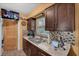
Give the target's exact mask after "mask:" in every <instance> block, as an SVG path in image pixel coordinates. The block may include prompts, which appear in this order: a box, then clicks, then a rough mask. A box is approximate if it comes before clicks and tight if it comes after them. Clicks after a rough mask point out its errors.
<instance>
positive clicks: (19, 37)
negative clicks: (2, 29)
mask: <svg viewBox="0 0 79 59" xmlns="http://www.w3.org/2000/svg"><path fill="white" fill-rule="evenodd" d="M20 49H21V48H20V21H18V50H20Z"/></svg>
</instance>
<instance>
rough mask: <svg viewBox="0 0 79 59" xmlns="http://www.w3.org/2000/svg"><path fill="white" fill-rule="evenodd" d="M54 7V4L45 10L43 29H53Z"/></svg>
mask: <svg viewBox="0 0 79 59" xmlns="http://www.w3.org/2000/svg"><path fill="white" fill-rule="evenodd" d="M54 14H55V9H54V6H51V7H49V8H48V9H46V11H45V29H46V30H49V31H54V30H55V15H54Z"/></svg>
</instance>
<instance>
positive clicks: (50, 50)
mask: <svg viewBox="0 0 79 59" xmlns="http://www.w3.org/2000/svg"><path fill="white" fill-rule="evenodd" d="M23 38H24V39H26V40H27V41H29V42H30V43H32V44H33V45H35V46H37V47H38V48H40V49H41V50H43V51H45V52H46V53H48V54H50V55H51V56H67V55H68V52H69V50H70V44H66V50H63V49H59V48H58V49H57V50H55V49H54V48H53V47H52V46H51V45H50V44H48V43H46V42H41V43H39V44H36V43H35V42H33V41H31V40H30V39H28V37H27V36H23Z"/></svg>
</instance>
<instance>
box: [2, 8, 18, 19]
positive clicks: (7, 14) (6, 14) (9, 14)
mask: <svg viewBox="0 0 79 59" xmlns="http://www.w3.org/2000/svg"><path fill="white" fill-rule="evenodd" d="M1 16H2V18H5V19H12V20H19V13H18V12H15V11H11V10H6V9H1Z"/></svg>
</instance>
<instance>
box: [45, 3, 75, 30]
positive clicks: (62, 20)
mask: <svg viewBox="0 0 79 59" xmlns="http://www.w3.org/2000/svg"><path fill="white" fill-rule="evenodd" d="M45 18H46V19H45V22H46V24H45V25H46V26H45V28H46V30H48V31H73V30H74V28H75V21H74V20H75V4H72V3H70V4H66V3H61V4H54V5H53V6H50V7H49V8H48V9H46V10H45Z"/></svg>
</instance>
